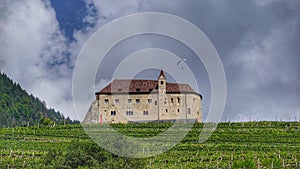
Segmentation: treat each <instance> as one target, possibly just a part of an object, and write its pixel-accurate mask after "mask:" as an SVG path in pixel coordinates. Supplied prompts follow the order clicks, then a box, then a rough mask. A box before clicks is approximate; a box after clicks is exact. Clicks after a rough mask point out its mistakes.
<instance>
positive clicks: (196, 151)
mask: <svg viewBox="0 0 300 169" xmlns="http://www.w3.org/2000/svg"><path fill="white" fill-rule="evenodd" d="M170 126H171V124H127V125H125V124H116V125H113V127H114V128H115V129H117V130H118V131H119V132H121V133H123V134H125V135H128V136H132V137H150V136H154V135H157V134H158V133H160V132H162V131H164V130H166V129H167V128H168V127H170ZM202 127H203V124H195V125H194V127H193V129H192V130H191V131H190V132H189V134H188V135H187V137H185V138H184V139H183V140H182V142H181V143H179V144H178V145H176V146H175V147H174V148H172V149H171V150H169V151H167V152H165V153H163V154H160V155H158V156H154V157H150V158H142V159H130V158H123V157H118V156H116V155H113V154H111V153H108V152H105V151H104V150H103V149H101V148H99V147H98V148H97V145H95V144H94V143H93V141H92V140H91V139H90V138H89V137H88V136H87V135H86V133H85V132H84V130H83V129H82V127H81V125H67V126H55V127H54V128H51V127H37V126H36V127H18V128H2V129H0V155H1V159H0V168H74V167H75V168H300V161H299V160H300V123H297V122H245V123H220V124H219V125H218V128H217V129H216V131H215V132H214V133H213V135H212V136H211V137H210V138H209V139H208V140H207V141H206V142H205V143H202V144H200V143H199V142H198V139H199V133H200V132H201V130H202ZM103 130H105V129H103ZM91 145H92V146H91Z"/></svg>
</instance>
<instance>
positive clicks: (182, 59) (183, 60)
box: [177, 58, 186, 69]
mask: <svg viewBox="0 0 300 169" xmlns="http://www.w3.org/2000/svg"><path fill="white" fill-rule="evenodd" d="M185 61H186V59H185V58H181V59H180V60H179V61H178V62H177V66H179V64H180V63H181V62H185ZM181 69H183V66H181Z"/></svg>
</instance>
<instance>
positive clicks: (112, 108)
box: [84, 71, 202, 123]
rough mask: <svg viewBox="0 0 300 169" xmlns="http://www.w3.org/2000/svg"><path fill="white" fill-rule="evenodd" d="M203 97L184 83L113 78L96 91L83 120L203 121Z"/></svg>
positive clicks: (159, 78) (101, 121)
mask: <svg viewBox="0 0 300 169" xmlns="http://www.w3.org/2000/svg"><path fill="white" fill-rule="evenodd" d="M201 103H202V96H201V95H200V94H198V93H196V92H195V91H194V90H193V89H192V88H191V87H190V86H189V85H187V84H174V83H167V81H166V77H165V75H164V72H163V71H161V73H160V75H159V77H158V80H156V81H155V80H114V81H113V82H112V83H110V84H109V85H108V86H106V87H105V88H103V89H102V90H101V91H100V92H97V93H96V100H95V101H94V103H93V104H92V106H91V108H90V110H89V112H88V113H87V115H86V117H85V120H84V123H128V122H150V121H174V120H176V119H180V120H196V121H197V122H202V111H201Z"/></svg>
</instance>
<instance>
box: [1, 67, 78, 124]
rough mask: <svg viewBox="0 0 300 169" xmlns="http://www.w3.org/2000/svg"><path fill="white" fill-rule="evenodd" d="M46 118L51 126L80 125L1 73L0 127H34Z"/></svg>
mask: <svg viewBox="0 0 300 169" xmlns="http://www.w3.org/2000/svg"><path fill="white" fill-rule="evenodd" d="M46 118H47V119H50V120H51V121H52V122H50V124H51V123H53V124H54V123H56V124H64V123H68V124H74V123H79V122H78V121H74V120H71V119H70V118H69V117H65V116H64V115H63V114H62V113H60V112H58V111H55V110H54V109H52V108H47V107H46V102H45V101H41V100H40V99H39V98H38V97H35V96H33V95H32V94H28V92H26V91H25V90H24V89H22V87H21V86H20V84H18V83H15V82H13V81H12V80H11V79H10V78H9V77H8V76H7V75H6V74H4V73H2V72H0V127H15V126H32V125H36V124H39V123H40V122H41V120H43V121H44V119H46Z"/></svg>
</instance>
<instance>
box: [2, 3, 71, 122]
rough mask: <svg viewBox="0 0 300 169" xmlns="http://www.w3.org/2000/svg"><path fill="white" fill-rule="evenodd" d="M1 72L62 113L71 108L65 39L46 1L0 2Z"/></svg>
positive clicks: (53, 12) (68, 111)
mask: <svg viewBox="0 0 300 169" xmlns="http://www.w3.org/2000/svg"><path fill="white" fill-rule="evenodd" d="M0 8H1V9H3V10H1V18H0V30H1V31H0V39H1V42H0V43H1V45H0V60H2V68H1V69H2V71H4V72H5V73H7V74H8V75H9V76H10V77H11V78H13V79H14V80H15V81H17V82H19V83H21V85H22V87H24V88H25V89H26V90H27V91H29V92H30V93H32V94H34V95H36V96H38V97H40V98H41V99H42V100H46V102H47V105H48V106H49V107H54V108H56V109H57V110H60V111H61V112H63V113H64V114H65V115H68V116H69V115H70V116H71V117H73V118H74V115H73V114H71V113H72V112H74V111H73V106H72V104H71V103H72V100H71V99H70V98H68V97H71V78H70V76H71V73H72V72H71V69H70V68H69V64H70V63H68V60H66V59H67V58H66V55H65V54H66V53H68V46H67V45H66V39H65V37H64V36H63V35H62V34H61V32H60V30H59V24H58V22H57V20H56V14H55V11H54V9H53V8H52V7H51V5H50V3H49V1H42V0H27V1H22V0H16V1H10V0H4V1H1V2H0Z"/></svg>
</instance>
